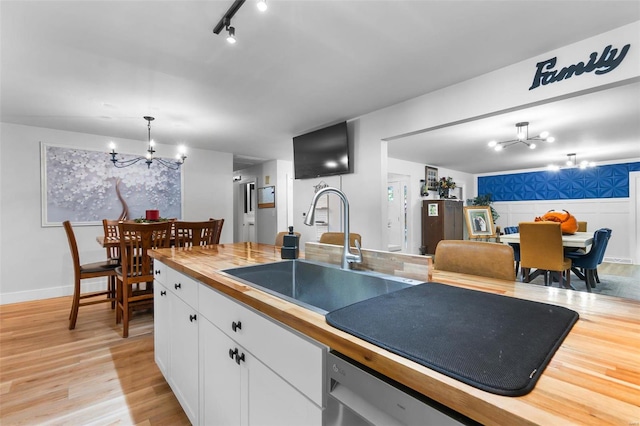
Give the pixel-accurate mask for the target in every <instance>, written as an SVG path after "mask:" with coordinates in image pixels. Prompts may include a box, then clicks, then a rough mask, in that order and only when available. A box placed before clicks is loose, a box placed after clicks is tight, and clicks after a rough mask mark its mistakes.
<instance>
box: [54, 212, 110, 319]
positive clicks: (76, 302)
mask: <svg viewBox="0 0 640 426" xmlns="http://www.w3.org/2000/svg"><path fill="white" fill-rule="evenodd" d="M62 226H63V227H64V230H65V232H66V233H67V241H68V242H69V249H70V250H71V259H72V260H73V276H74V285H73V299H72V302H71V313H70V314H69V330H73V329H74V328H76V321H77V319H78V310H79V308H80V306H86V305H94V304H96V303H105V302H111V303H112V304H113V302H114V301H115V298H116V288H115V281H114V280H113V279H112V277H115V275H116V268H117V267H118V264H117V263H114V262H113V261H110V260H105V261H102V262H94V263H86V264H81V263H80V255H79V253H78V243H77V241H76V236H75V234H74V232H73V228H72V227H71V222H69V221H68V220H66V221H64V222H62ZM98 277H107V288H106V290H100V291H93V292H86V293H83V292H82V288H81V281H82V280H84V279H87V278H98ZM85 299H88V300H87V301H84V302H83V300H85Z"/></svg>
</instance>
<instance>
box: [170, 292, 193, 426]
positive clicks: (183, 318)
mask: <svg viewBox="0 0 640 426" xmlns="http://www.w3.org/2000/svg"><path fill="white" fill-rule="evenodd" d="M167 294H168V295H169V297H170V301H171V319H170V321H169V333H170V336H171V340H170V342H171V343H170V352H169V360H170V361H169V362H170V364H169V371H170V375H169V384H170V385H171V389H173V392H174V393H175V395H176V397H177V398H178V401H180V405H182V409H183V410H184V412H185V413H186V414H187V417H189V420H190V421H191V423H193V424H198V313H197V312H196V311H195V309H193V308H192V307H190V306H189V305H187V304H186V303H185V302H183V301H182V300H181V299H180V298H179V297H177V296H176V295H175V294H173V293H169V292H167Z"/></svg>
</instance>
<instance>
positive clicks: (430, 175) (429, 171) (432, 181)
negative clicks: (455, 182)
mask: <svg viewBox="0 0 640 426" xmlns="http://www.w3.org/2000/svg"><path fill="white" fill-rule="evenodd" d="M424 178H425V180H426V181H427V190H429V191H437V190H438V169H436V168H435V167H429V166H426V167H425V170H424Z"/></svg>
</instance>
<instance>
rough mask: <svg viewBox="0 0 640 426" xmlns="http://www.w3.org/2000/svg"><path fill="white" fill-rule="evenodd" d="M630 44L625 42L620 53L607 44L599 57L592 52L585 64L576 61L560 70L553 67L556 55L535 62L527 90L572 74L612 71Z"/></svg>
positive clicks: (560, 79) (596, 53)
mask: <svg viewBox="0 0 640 426" xmlns="http://www.w3.org/2000/svg"><path fill="white" fill-rule="evenodd" d="M630 46H631V45H630V44H627V45H626V46H624V47H623V48H622V50H621V51H620V54H618V49H612V48H611V45H609V46H607V47H605V48H604V50H603V51H602V54H601V55H600V57H598V52H593V53H592V54H591V55H589V62H587V63H586V64H585V63H584V62H578V63H577V64H573V65H569V66H567V67H564V68H562V69H561V70H560V71H558V70H555V69H554V67H555V66H556V62H557V59H558V58H557V57H555V58H551V59H547V60H546V61H542V62H538V63H537V64H536V67H537V69H536V75H535V77H533V83H532V84H531V87H529V90H532V89H535V88H536V87H539V86H540V85H543V86H546V85H547V84H551V83H555V82H557V81H562V80H567V79H569V78H571V77H573V76H574V75H580V74H583V73H586V72H595V73H596V74H598V75H600V74H606V73H608V72H609V71H613V70H614V69H616V68H617V67H618V65H620V63H621V62H622V60H623V59H624V57H625V56H626V55H627V52H628V51H629V47H630ZM616 55H617V56H616Z"/></svg>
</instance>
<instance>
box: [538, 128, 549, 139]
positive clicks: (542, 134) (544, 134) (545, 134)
mask: <svg viewBox="0 0 640 426" xmlns="http://www.w3.org/2000/svg"><path fill="white" fill-rule="evenodd" d="M540 137H541V138H542V139H546V138H548V137H549V132H547V131H546V130H545V131H544V132H542V133H540Z"/></svg>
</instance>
